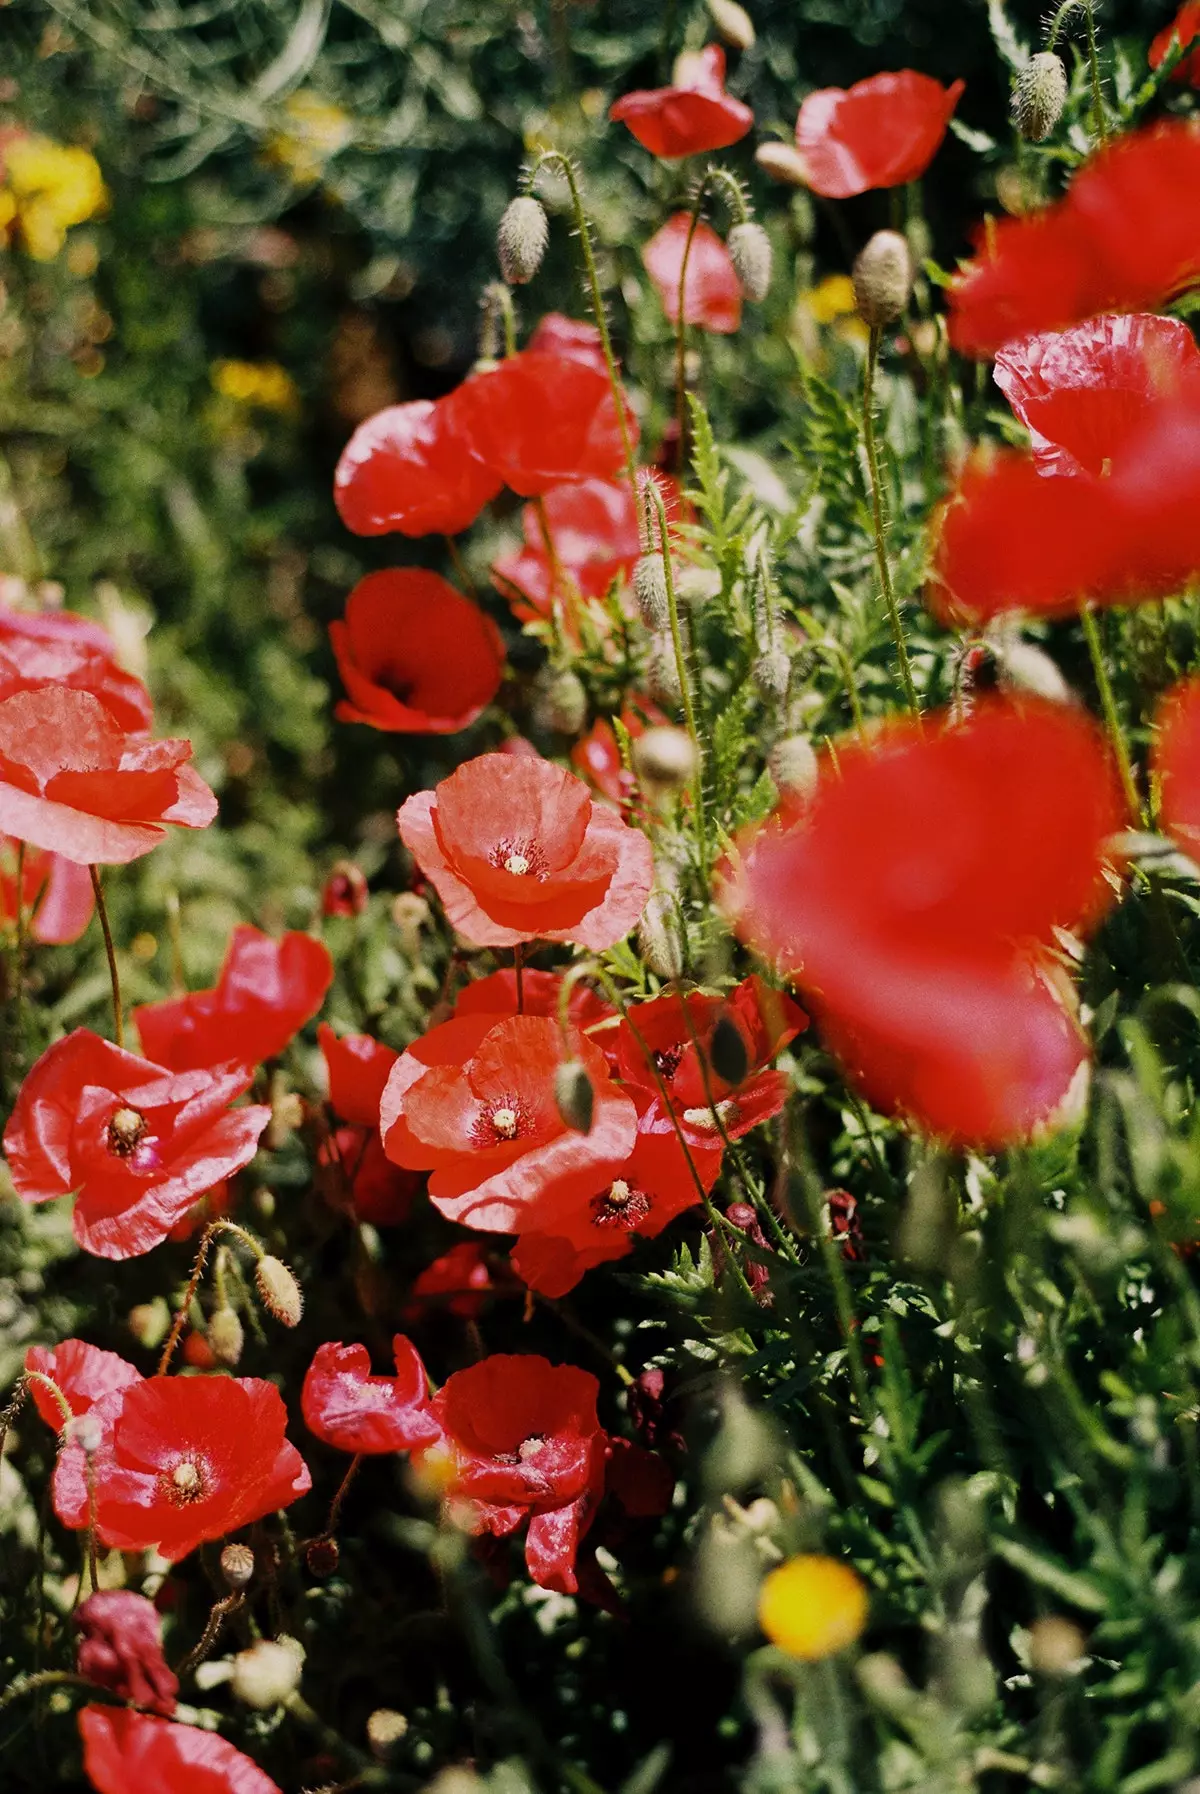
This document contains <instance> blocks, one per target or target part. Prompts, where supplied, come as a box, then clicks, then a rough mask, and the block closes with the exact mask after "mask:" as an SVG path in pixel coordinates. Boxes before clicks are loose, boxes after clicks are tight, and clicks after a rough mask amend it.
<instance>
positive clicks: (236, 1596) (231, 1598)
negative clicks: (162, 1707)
mask: <svg viewBox="0 0 1200 1794" xmlns="http://www.w3.org/2000/svg"><path fill="white" fill-rule="evenodd" d="M245 1601H246V1597H245V1594H244V1593H243V1592H242V1590H241V1589H235V1590H234V1592H233V1593H232V1594H229V1595H222V1597H221V1599H220V1600H219V1601H214V1602H213V1604H212V1608H211V1610H210V1612H209V1616H208V1619H207V1620H206V1622H205V1626H204V1631H203V1632H202V1633H201V1634H200V1638H199V1640H198V1641H197V1643H196V1644H194V1645H193V1646H192V1648H191V1650H190V1651H189V1652H188V1654H187V1656H186V1657H185V1658H184V1659H183V1661H182V1662H181V1663H180V1664H179V1665H178V1667H177V1669H176V1671H175V1674H176V1675H177V1676H178V1677H179V1679H180V1681H182V1680H183V1678H184V1676H186V1675H190V1673H191V1671H192V1670H194V1669H195V1668H196V1666H197V1664H199V1663H203V1662H204V1659H205V1658H206V1657H207V1656H208V1653H209V1652H210V1651H211V1650H212V1648H213V1646H214V1645H215V1644H216V1642H217V1634H218V1633H219V1632H220V1630H221V1627H222V1626H223V1625H224V1624H225V1621H226V1620H227V1619H228V1617H229V1615H230V1614H231V1613H236V1612H237V1611H238V1609H239V1608H240V1607H243V1606H244V1605H245Z"/></svg>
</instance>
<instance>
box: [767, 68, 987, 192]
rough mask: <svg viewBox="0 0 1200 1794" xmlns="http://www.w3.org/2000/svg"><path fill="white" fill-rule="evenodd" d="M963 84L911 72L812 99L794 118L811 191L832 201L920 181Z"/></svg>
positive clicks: (831, 90)
mask: <svg viewBox="0 0 1200 1794" xmlns="http://www.w3.org/2000/svg"><path fill="white" fill-rule="evenodd" d="M964 85H965V83H964V82H962V81H955V82H954V83H953V85H952V86H950V87H943V86H942V85H941V83H940V81H935V80H933V79H932V77H931V76H929V75H918V74H917V73H916V72H915V71H914V70H913V69H900V70H898V71H897V72H896V73H895V74H887V75H871V76H870V77H869V79H867V80H866V81H856V82H855V84H854V86H853V87H850V88H846V89H842V88H840V87H823V88H821V89H819V90H818V92H816V93H810V94H809V95H808V97H807V98H806V99H805V100H804V102H803V103H802V105H801V107H800V114H799V117H798V118H797V119H796V148H797V149H798V150H799V152H800V154H801V156H802V157H803V158H804V164H805V168H806V170H807V173H808V184H809V186H810V187H811V188H812V190H813V192H814V193H821V194H823V195H824V197H825V198H826V199H850V198H851V197H852V196H853V195H854V194H856V193H867V192H869V191H870V190H871V189H872V188H874V187H900V186H903V184H904V182H905V181H915V180H916V179H917V177H918V176H919V175H922V174H924V172H925V170H926V169H927V168H928V167H929V164H930V163H931V162H932V161H933V158H934V156H935V155H936V154H937V152H938V149H939V148H940V146H941V141H942V138H943V137H944V136H945V135H946V126H947V125H948V124H949V123H950V119H951V117H952V115H953V112H954V108H955V107H956V106H957V105H958V101H959V96H960V95H961V93H962V91H963V87H964Z"/></svg>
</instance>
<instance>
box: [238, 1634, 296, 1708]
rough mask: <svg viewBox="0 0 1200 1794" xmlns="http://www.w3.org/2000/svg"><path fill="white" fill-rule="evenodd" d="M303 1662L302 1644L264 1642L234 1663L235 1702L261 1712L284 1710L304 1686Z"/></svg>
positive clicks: (239, 1656)
mask: <svg viewBox="0 0 1200 1794" xmlns="http://www.w3.org/2000/svg"><path fill="white" fill-rule="evenodd" d="M303 1661H304V1653H303V1650H302V1649H301V1646H300V1644H299V1642H298V1640H296V1639H294V1638H289V1639H282V1638H280V1639H270V1638H260V1639H259V1641H258V1643H257V1644H252V1645H251V1646H250V1647H249V1648H248V1649H247V1650H245V1651H239V1652H238V1654H237V1656H236V1657H235V1658H234V1660H233V1676H232V1678H231V1681H230V1686H231V1688H232V1690H233V1694H234V1698H235V1699H236V1700H239V1701H242V1702H243V1703H244V1704H245V1705H246V1706H247V1707H257V1708H258V1709H259V1711H260V1712H266V1711H267V1710H268V1709H269V1708H271V1707H282V1705H283V1703H284V1702H285V1701H286V1700H287V1698H288V1696H289V1695H292V1694H295V1692H296V1689H297V1688H298V1687H299V1685H300V1669H301V1665H302V1663H303Z"/></svg>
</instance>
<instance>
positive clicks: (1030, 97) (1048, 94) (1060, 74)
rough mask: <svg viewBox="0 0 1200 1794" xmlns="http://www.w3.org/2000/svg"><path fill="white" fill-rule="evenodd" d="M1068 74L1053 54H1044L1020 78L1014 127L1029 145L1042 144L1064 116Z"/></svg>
mask: <svg viewBox="0 0 1200 1794" xmlns="http://www.w3.org/2000/svg"><path fill="white" fill-rule="evenodd" d="M1066 103H1067V71H1066V69H1065V67H1064V66H1063V61H1062V58H1061V57H1060V56H1056V55H1055V53H1054V51H1053V50H1041V51H1039V53H1038V54H1037V55H1036V56H1033V57H1031V58H1030V60H1029V61H1028V62H1027V63H1026V64H1025V67H1024V68H1023V69H1022V70H1021V73H1020V74H1019V75H1018V76H1017V80H1016V85H1015V86H1014V88H1013V95H1012V116H1013V123H1014V124H1015V125H1016V127H1017V130H1018V131H1019V132H1020V134H1021V136H1022V137H1023V138H1024V139H1025V141H1026V143H1041V142H1042V141H1043V140H1044V139H1045V138H1047V137H1049V135H1050V133H1051V131H1052V130H1053V129H1054V127H1055V125H1056V124H1057V123H1058V121H1059V119H1060V118H1061V117H1062V115H1063V107H1064V106H1065V105H1066Z"/></svg>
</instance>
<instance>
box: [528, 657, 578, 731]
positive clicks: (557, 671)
mask: <svg viewBox="0 0 1200 1794" xmlns="http://www.w3.org/2000/svg"><path fill="white" fill-rule="evenodd" d="M533 721H534V725H535V727H536V728H539V729H545V730H546V731H547V732H548V733H549V734H551V735H578V734H579V731H580V730H581V729H582V728H583V725H584V723H585V722H586V721H587V692H586V691H585V690H584V689H583V681H582V680H581V679H580V677H579V675H578V673H573V672H572V671H571V669H570V668H569V667H551V666H545V667H543V668H542V670H541V672H540V673H539V674H538V676H537V678H536V680H535V681H534V687H533Z"/></svg>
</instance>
